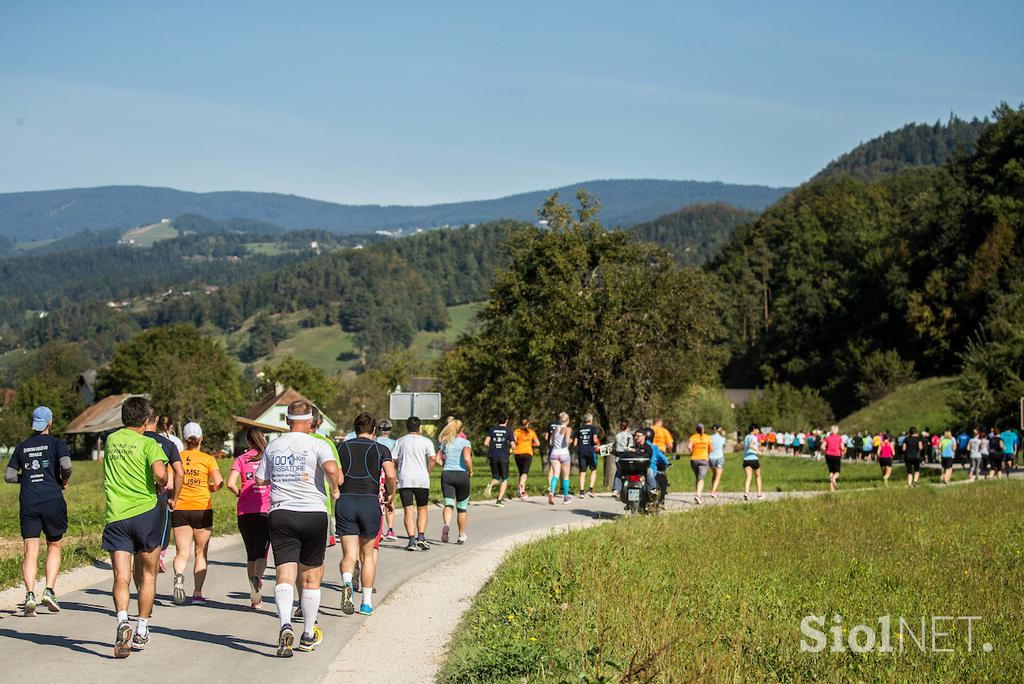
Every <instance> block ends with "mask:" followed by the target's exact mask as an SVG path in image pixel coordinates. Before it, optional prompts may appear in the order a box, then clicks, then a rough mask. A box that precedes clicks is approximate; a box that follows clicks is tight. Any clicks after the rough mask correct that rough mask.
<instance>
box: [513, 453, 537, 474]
mask: <svg viewBox="0 0 1024 684" xmlns="http://www.w3.org/2000/svg"><path fill="white" fill-rule="evenodd" d="M532 463H533V456H530V455H528V454H516V469H518V470H519V474H520V475H529V474H530V465H531V464H532Z"/></svg>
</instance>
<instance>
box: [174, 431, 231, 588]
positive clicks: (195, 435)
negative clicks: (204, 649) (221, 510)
mask: <svg viewBox="0 0 1024 684" xmlns="http://www.w3.org/2000/svg"><path fill="white" fill-rule="evenodd" d="M181 434H182V435H183V436H184V437H185V451H183V452H181V460H182V463H183V464H184V467H185V482H184V484H183V485H182V487H181V494H180V495H179V496H178V503H177V505H176V506H175V507H174V511H173V512H172V513H171V527H172V528H173V530H174V549H175V555H174V603H175V604H177V605H179V606H181V605H184V604H185V575H184V572H185V566H186V565H188V558H189V554H190V553H191V551H192V546H193V544H194V545H195V552H196V560H195V563H194V564H193V566H192V577H193V582H194V587H193V590H192V603H193V604H194V605H202V604H203V603H206V599H205V598H203V583H204V582H205V581H206V570H207V563H206V552H207V550H208V549H209V546H210V536H211V535H212V534H213V501H212V499H211V497H210V494H211V493H212V492H215V491H217V490H218V489H220V488H221V487H222V486H224V477H223V476H222V475H221V474H220V468H218V467H217V461H216V460H215V459H214V458H213V456H210V455H209V454H205V453H203V452H202V451H200V450H199V447H201V446H202V445H203V429H202V428H201V427H199V423H186V424H185V427H184V428H183V429H182V432H181Z"/></svg>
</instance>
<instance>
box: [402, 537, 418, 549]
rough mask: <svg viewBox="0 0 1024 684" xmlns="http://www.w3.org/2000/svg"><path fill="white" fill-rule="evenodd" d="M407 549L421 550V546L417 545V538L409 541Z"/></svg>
mask: <svg viewBox="0 0 1024 684" xmlns="http://www.w3.org/2000/svg"><path fill="white" fill-rule="evenodd" d="M405 550H406V551H419V550H420V547H419V546H417V545H416V540H415V539H410V540H409V543H408V544H406V545H405Z"/></svg>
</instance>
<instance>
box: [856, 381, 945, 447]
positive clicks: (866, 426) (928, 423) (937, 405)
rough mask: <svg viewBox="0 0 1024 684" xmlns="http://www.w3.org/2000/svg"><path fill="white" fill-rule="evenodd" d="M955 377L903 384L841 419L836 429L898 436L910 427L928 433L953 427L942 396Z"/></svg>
mask: <svg viewBox="0 0 1024 684" xmlns="http://www.w3.org/2000/svg"><path fill="white" fill-rule="evenodd" d="M955 381H956V379H955V378H928V379H926V380H918V381H917V382H912V383H910V384H909V385H904V386H903V387H900V388H899V389H897V390H895V391H894V392H892V393H891V394H888V395H887V396H885V397H883V398H881V399H879V400H878V401H876V402H873V403H871V404H868V405H867V406H865V407H864V408H862V409H860V410H859V411H857V412H856V413H853V414H851V415H849V416H847V417H846V418H844V419H843V420H842V421H841V423H840V427H842V429H843V430H845V431H847V432H860V431H870V432H877V431H878V430H888V431H889V432H892V433H893V434H899V433H900V432H902V431H903V430H906V429H907V428H909V427H911V426H914V427H916V428H918V429H919V430H923V429H924V428H931V430H932V432H935V431H937V430H944V429H946V428H953V427H956V426H955V424H954V418H953V412H952V410H950V408H949V405H948V404H947V403H946V393H947V392H948V391H949V390H950V388H951V387H952V386H953V383H954V382H955Z"/></svg>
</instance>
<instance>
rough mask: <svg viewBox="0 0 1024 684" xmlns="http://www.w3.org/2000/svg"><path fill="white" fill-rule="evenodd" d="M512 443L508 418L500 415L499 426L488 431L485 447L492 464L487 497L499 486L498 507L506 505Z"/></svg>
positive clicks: (496, 503)
mask: <svg viewBox="0 0 1024 684" xmlns="http://www.w3.org/2000/svg"><path fill="white" fill-rule="evenodd" d="M511 442H512V430H510V429H509V427H508V416H507V415H505V414H504V413H502V414H500V415H498V424H497V425H495V426H494V427H492V428H491V429H490V430H488V431H487V436H486V437H484V446H485V447H487V460H488V461H490V464H491V481H490V482H488V483H487V496H488V497H489V496H490V495H491V489H492V488H493V487H494V485H498V500H497V501H496V502H495V505H497V506H504V505H505V491H506V490H507V489H508V450H509V445H510V444H511Z"/></svg>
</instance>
